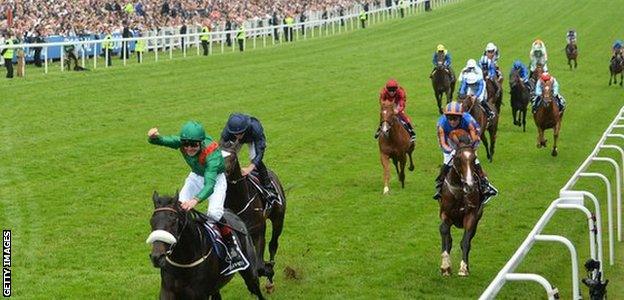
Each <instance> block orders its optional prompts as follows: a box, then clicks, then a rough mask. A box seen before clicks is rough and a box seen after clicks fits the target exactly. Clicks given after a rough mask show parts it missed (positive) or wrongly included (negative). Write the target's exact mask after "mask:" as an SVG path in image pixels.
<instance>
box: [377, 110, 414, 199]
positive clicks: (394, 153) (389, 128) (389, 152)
mask: <svg viewBox="0 0 624 300" xmlns="http://www.w3.org/2000/svg"><path fill="white" fill-rule="evenodd" d="M380 108H381V111H380V112H379V119H380V123H381V134H380V135H379V154H380V158H381V165H382V167H383V170H384V176H383V179H384V189H383V193H384V195H385V194H388V193H389V192H390V188H389V187H388V185H389V183H390V159H392V163H393V164H394V168H395V169H396V172H397V175H398V176H399V181H400V182H401V188H404V187H405V164H406V160H407V157H409V161H410V165H409V170H410V171H413V170H414V162H413V161H412V152H413V151H414V143H412V142H410V135H409V133H408V132H407V130H406V129H405V128H404V127H403V125H402V124H401V120H400V119H399V118H400V117H399V116H398V115H397V114H396V112H395V111H394V102H393V101H387V100H382V101H381V102H380ZM406 156H407V157H406Z"/></svg>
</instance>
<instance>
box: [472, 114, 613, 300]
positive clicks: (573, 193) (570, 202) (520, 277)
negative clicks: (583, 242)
mask: <svg viewBox="0 0 624 300" xmlns="http://www.w3.org/2000/svg"><path fill="white" fill-rule="evenodd" d="M621 120H624V106H623V107H622V108H620V111H619V112H618V114H617V115H616V116H615V118H614V119H613V121H612V122H611V124H610V125H609V127H608V128H607V129H606V130H605V131H604V133H603V134H602V136H601V137H600V140H599V141H598V143H597V144H596V147H595V148H594V150H593V151H592V152H591V154H590V155H589V156H588V157H587V159H585V161H583V163H582V164H581V165H580V166H579V168H578V169H577V170H576V172H574V174H573V175H572V177H570V180H568V182H567V183H566V184H565V185H564V186H563V188H561V190H560V191H559V197H560V198H558V199H557V200H555V201H553V202H552V203H551V204H550V206H549V207H548V208H547V209H546V211H545V212H544V214H543V215H542V217H541V218H540V219H539V220H538V221H537V223H536V224H535V226H534V227H533V230H531V232H530V233H529V235H528V236H527V238H526V239H525V240H524V242H523V243H522V244H521V245H520V247H518V250H516V253H514V255H513V256H512V257H511V259H509V261H507V263H506V264H505V266H503V268H502V269H501V270H500V272H498V275H496V277H495V278H494V280H492V282H491V283H490V285H489V286H488V287H487V288H486V290H485V291H484V292H483V294H481V297H479V299H480V300H486V299H494V298H495V297H496V295H497V294H498V292H499V291H500V290H501V288H502V287H503V285H505V283H506V282H508V281H534V282H537V283H539V284H541V285H542V286H543V287H544V289H545V290H546V293H547V296H548V299H555V295H556V294H558V291H557V289H556V288H554V287H553V286H552V285H551V284H550V282H549V281H548V280H547V279H546V278H544V277H542V276H540V275H538V274H521V273H514V270H515V269H516V267H517V266H518V265H519V264H520V263H521V262H522V260H523V259H524V257H525V256H526V254H527V253H528V252H529V251H530V250H531V247H532V246H533V244H534V243H535V242H536V241H552V242H559V243H563V244H564V245H566V246H567V248H568V249H569V250H570V254H571V261H572V297H571V299H582V296H581V292H580V288H579V282H580V281H579V275H578V273H579V267H578V257H577V253H576V249H575V247H574V245H573V244H572V243H571V242H570V241H569V240H568V239H566V238H565V237H562V236H556V235H543V234H542V230H543V229H544V227H546V224H547V223H548V221H550V219H551V218H552V216H553V215H554V214H555V212H556V211H557V210H559V209H576V210H580V211H582V212H583V213H584V214H585V216H586V217H587V223H588V229H589V248H590V249H589V250H590V256H591V258H592V259H594V260H598V261H600V272H602V274H604V271H603V265H604V260H603V249H602V227H601V226H602V223H601V222H602V221H601V216H600V203H599V201H598V197H596V196H595V195H594V194H593V193H592V192H591V191H587V190H575V189H573V187H574V185H575V184H576V182H577V181H578V179H579V178H582V177H588V178H598V179H600V180H601V181H602V182H604V184H605V186H606V190H607V196H606V200H607V201H606V202H607V218H608V232H609V264H610V265H613V264H614V263H615V262H614V261H615V259H614V257H615V255H614V252H615V246H614V245H615V238H614V231H615V229H614V224H613V213H614V212H613V199H612V194H613V193H612V186H611V181H610V180H609V177H608V176H611V178H612V177H613V176H612V173H613V172H609V173H611V174H603V173H598V172H587V171H586V170H587V168H588V167H589V166H590V165H591V163H593V162H606V163H608V164H610V165H612V166H613V169H614V171H615V195H616V201H617V202H616V205H617V208H616V211H615V214H616V216H617V233H618V241H622V194H621V190H622V178H623V173H622V172H624V150H623V149H622V147H620V146H618V145H614V144H610V143H608V139H610V138H617V139H624V134H619V133H614V132H613V131H614V130H616V129H621V128H624V124H620V123H619V122H620V121H621ZM606 149H612V150H617V151H618V152H619V153H620V157H621V162H620V164H618V163H617V162H616V161H615V160H614V159H613V158H610V157H603V156H600V152H601V150H606ZM586 198H587V199H589V200H591V202H593V208H594V215H592V214H591V212H590V210H589V209H588V208H587V207H586V206H585V203H584V200H585V199H586Z"/></svg>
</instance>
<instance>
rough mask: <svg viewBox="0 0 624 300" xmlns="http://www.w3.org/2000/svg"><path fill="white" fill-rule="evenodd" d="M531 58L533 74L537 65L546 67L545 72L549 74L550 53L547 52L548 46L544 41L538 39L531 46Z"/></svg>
mask: <svg viewBox="0 0 624 300" xmlns="http://www.w3.org/2000/svg"><path fill="white" fill-rule="evenodd" d="M529 57H530V59H531V66H530V69H531V72H533V71H535V67H536V66H537V64H541V65H542V66H544V72H548V66H547V63H548V53H547V52H546V45H544V42H542V40H540V39H537V40H535V42H533V45H531V52H530V53H529Z"/></svg>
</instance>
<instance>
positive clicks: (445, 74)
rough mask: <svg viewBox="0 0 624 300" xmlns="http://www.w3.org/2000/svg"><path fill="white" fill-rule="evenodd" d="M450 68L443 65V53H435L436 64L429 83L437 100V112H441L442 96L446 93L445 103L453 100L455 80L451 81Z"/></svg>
mask: <svg viewBox="0 0 624 300" xmlns="http://www.w3.org/2000/svg"><path fill="white" fill-rule="evenodd" d="M450 72H451V70H450V69H448V68H447V67H446V66H445V65H444V55H441V54H438V55H437V65H436V68H435V71H433V74H431V85H432V86H433V93H434V94H435V97H436V101H437V102H438V112H439V113H440V114H442V96H443V95H444V94H446V103H447V104H448V103H449V102H451V101H452V100H453V91H454V90H455V82H454V81H451V74H450Z"/></svg>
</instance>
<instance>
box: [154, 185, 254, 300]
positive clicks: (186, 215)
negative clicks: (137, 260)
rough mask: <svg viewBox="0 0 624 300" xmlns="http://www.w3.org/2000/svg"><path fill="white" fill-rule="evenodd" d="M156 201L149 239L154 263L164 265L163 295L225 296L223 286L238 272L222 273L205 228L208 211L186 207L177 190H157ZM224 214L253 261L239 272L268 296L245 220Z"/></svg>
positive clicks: (162, 276) (181, 297) (251, 284)
mask: <svg viewBox="0 0 624 300" xmlns="http://www.w3.org/2000/svg"><path fill="white" fill-rule="evenodd" d="M152 201H153V202H154V211H153V212H152V217H151V219H150V224H151V227H152V232H151V233H150V235H149V237H148V238H147V241H146V242H147V243H149V244H151V245H152V252H151V254H150V259H151V261H152V264H153V265H154V267H156V268H160V278H161V282H160V299H208V298H211V299H221V294H220V293H219V290H220V289H221V288H222V287H223V286H225V285H226V284H227V283H228V282H229V281H230V280H231V279H232V277H233V276H234V274H231V275H227V276H224V275H222V274H221V267H220V265H221V262H220V259H219V258H218V256H217V254H216V253H215V250H214V247H213V245H212V243H210V242H209V240H208V239H207V234H205V232H206V231H205V230H204V228H202V227H204V221H205V218H206V217H205V215H203V216H202V215H201V214H200V213H199V212H197V211H196V210H191V211H188V212H187V211H184V210H183V209H182V208H181V207H180V202H178V195H177V194H176V195H175V196H174V197H169V196H162V197H161V196H159V195H158V193H157V192H154V194H153V195H152ZM223 216H224V218H225V219H226V220H227V222H228V224H229V225H230V226H231V227H232V228H234V229H235V230H233V234H235V235H236V237H237V238H238V240H239V241H241V243H240V244H241V245H240V247H241V250H242V251H243V253H244V255H245V257H247V260H248V261H249V263H250V266H249V267H248V268H247V269H245V270H242V271H239V273H240V274H241V276H242V277H243V279H244V280H245V284H246V286H247V289H248V290H249V291H250V292H251V293H253V294H254V295H256V297H257V298H258V299H264V297H263V296H262V292H261V291H260V285H259V282H258V273H257V271H256V267H255V265H256V260H255V256H256V255H255V251H254V248H253V244H252V241H251V239H250V238H249V236H248V235H247V232H246V229H245V224H244V223H243V222H242V221H241V220H240V219H239V218H238V217H236V216H235V215H234V214H232V213H231V212H230V211H228V210H226V211H225V213H224V215H223Z"/></svg>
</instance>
